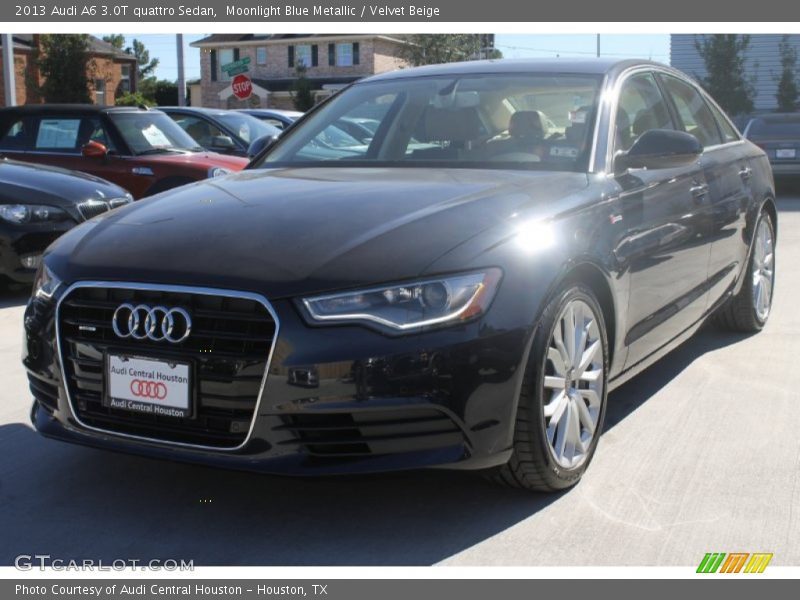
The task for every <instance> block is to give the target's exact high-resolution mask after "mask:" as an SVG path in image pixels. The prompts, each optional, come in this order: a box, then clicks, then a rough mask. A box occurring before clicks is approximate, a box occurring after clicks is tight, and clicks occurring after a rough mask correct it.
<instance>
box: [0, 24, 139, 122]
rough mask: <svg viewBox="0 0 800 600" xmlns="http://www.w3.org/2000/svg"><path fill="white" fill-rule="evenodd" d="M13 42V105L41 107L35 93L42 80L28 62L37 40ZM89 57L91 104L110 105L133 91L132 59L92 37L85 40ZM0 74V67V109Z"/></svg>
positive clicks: (26, 37) (1, 93) (0, 94)
mask: <svg viewBox="0 0 800 600" xmlns="http://www.w3.org/2000/svg"><path fill="white" fill-rule="evenodd" d="M0 40H2V38H0ZM13 41H14V71H15V75H16V92H17V104H39V103H42V102H43V101H44V100H43V99H42V97H41V95H40V93H39V89H40V87H41V85H42V82H43V81H44V79H43V77H42V76H41V74H39V73H38V70H37V69H36V66H35V65H34V64H33V60H32V57H33V55H34V53H35V50H37V49H38V48H39V44H40V36H39V35H37V34H21V35H15V36H13ZM0 44H2V41H0ZM0 47H2V46H1V45H0ZM89 53H90V55H91V59H90V61H89V64H88V66H87V76H88V78H89V80H90V82H91V87H90V89H91V94H92V98H93V100H94V102H95V104H114V100H115V98H116V97H117V96H119V95H121V94H123V93H125V92H126V91H131V92H134V91H136V58H135V57H134V56H132V55H130V54H127V53H126V52H123V51H121V50H117V49H116V48H114V46H112V45H111V44H109V43H107V42H104V41H103V40H101V39H99V38H96V37H94V36H89ZM2 73H3V66H2V64H1V63H0V106H3V105H4V104H5V100H4V99H5V90H4V89H3V86H4V84H3V78H2Z"/></svg>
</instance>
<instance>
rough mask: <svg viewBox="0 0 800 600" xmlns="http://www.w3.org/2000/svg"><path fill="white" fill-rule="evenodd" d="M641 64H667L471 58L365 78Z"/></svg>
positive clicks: (601, 71)
mask: <svg viewBox="0 0 800 600" xmlns="http://www.w3.org/2000/svg"><path fill="white" fill-rule="evenodd" d="M637 65H653V66H665V65H661V64H660V63H656V62H653V61H649V60H635V59H627V60H620V59H611V58H581V59H573V58H520V59H509V58H501V59H494V60H469V61H464V62H457V63H447V64H442V65H427V66H424V67H414V68H411V69H399V70H397V71H390V72H388V73H380V74H378V75H372V76H370V77H368V78H366V79H365V80H364V81H384V80H390V79H405V78H410V77H425V76H432V75H463V74H470V73H474V74H479V73H574V74H586V75H606V74H612V73H614V72H619V71H622V70H624V69H627V68H629V67H634V66H637Z"/></svg>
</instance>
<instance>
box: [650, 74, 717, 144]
mask: <svg viewBox="0 0 800 600" xmlns="http://www.w3.org/2000/svg"><path fill="white" fill-rule="evenodd" d="M662 78H663V81H664V85H665V87H666V89H667V93H668V94H669V95H670V97H671V98H672V101H673V103H674V104H675V108H676V110H677V111H678V116H679V117H680V119H681V121H682V123H683V130H684V131H685V132H686V133H691V134H692V135H693V136H694V137H696V138H697V139H698V140H700V143H701V144H703V146H714V145H716V144H720V143H722V138H721V137H720V133H719V129H718V128H717V122H716V120H715V119H714V115H713V113H712V112H711V109H710V108H709V107H708V104H706V101H705V100H704V99H703V96H702V95H700V92H698V91H697V90H696V89H694V88H693V87H692V86H690V85H689V84H687V83H685V82H683V81H681V80H680V79H678V78H676V77H670V76H668V75H665V76H662Z"/></svg>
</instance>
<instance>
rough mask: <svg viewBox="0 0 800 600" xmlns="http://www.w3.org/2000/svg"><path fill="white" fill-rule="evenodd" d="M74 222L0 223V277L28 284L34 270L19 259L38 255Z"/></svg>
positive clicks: (31, 279) (73, 224) (33, 274)
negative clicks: (3, 276)
mask: <svg viewBox="0 0 800 600" xmlns="http://www.w3.org/2000/svg"><path fill="white" fill-rule="evenodd" d="M75 225H77V223H75V222H74V221H62V222H59V223H29V224H24V225H12V224H10V223H6V222H4V221H0V275H5V276H6V277H8V278H9V279H12V280H14V281H17V282H19V283H31V282H33V278H34V277H35V276H36V269H35V268H32V269H29V268H26V267H24V266H23V265H22V262H21V259H22V257H23V256H27V255H41V254H42V253H43V252H44V251H45V249H46V248H47V247H48V246H49V245H50V244H51V243H53V242H54V241H55V240H56V239H57V238H58V237H60V236H61V235H62V234H64V233H66V232H67V231H69V230H70V229H72V228H73V227H75Z"/></svg>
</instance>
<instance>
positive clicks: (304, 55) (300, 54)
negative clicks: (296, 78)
mask: <svg viewBox="0 0 800 600" xmlns="http://www.w3.org/2000/svg"><path fill="white" fill-rule="evenodd" d="M294 61H295V64H296V65H304V66H306V67H310V66H311V45H310V44H300V45H298V46H295V47H294Z"/></svg>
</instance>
